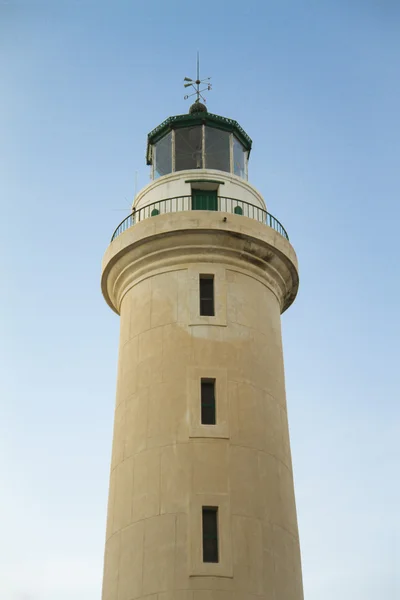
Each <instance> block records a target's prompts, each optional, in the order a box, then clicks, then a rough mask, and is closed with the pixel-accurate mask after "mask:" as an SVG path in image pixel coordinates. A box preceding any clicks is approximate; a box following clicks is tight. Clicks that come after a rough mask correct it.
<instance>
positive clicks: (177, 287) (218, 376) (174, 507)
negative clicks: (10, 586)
mask: <svg viewBox="0 0 400 600" xmlns="http://www.w3.org/2000/svg"><path fill="white" fill-rule="evenodd" d="M250 150H251V139H250V138H249V136H248V135H247V134H246V132H245V131H244V130H243V129H242V128H241V127H240V126H239V124H238V123H237V122H236V121H233V120H231V119H227V118H225V117H221V116H217V115H213V114H210V113H208V112H207V110H206V109H205V107H204V106H203V105H202V104H200V103H199V102H196V103H195V104H194V105H193V106H192V108H191V109H190V112H189V114H185V115H179V116H174V117H170V118H168V119H167V120H166V121H164V122H163V123H162V124H161V125H159V126H158V127H156V128H155V129H154V130H153V131H152V132H151V133H150V134H149V136H148V146H147V163H148V164H149V165H150V167H151V175H152V181H151V182H150V183H149V185H147V186H146V187H145V188H144V189H143V190H142V191H141V192H140V193H139V194H138V195H137V197H136V199H135V202H134V207H133V212H132V214H131V215H130V216H129V217H128V218H127V219H125V220H124V221H123V222H122V223H121V224H120V225H119V226H118V227H117V229H116V231H115V232H114V234H113V236H112V240H111V243H110V245H109V247H108V249H107V251H106V253H105V256H104V260H103V273H102V291H103V294H104V297H105V299H106V301H107V303H108V304H109V305H110V307H111V308H112V309H113V310H114V311H115V312H116V313H117V314H119V315H120V324H121V330H120V345H119V363H118V384H117V398H116V408H115V425H114V440H113V451H112V464H111V477H110V492H109V503H108V518H107V534H106V548H105V567H104V582H103V600H136V599H138V600H139V599H140V600H141V599H147V600H256V599H257V600H301V599H302V598H303V591H302V577H301V563H300V549H299V538H298V528H297V518H296V507H295V498H294V487H293V473H292V462H291V455H290V443H289V432H288V418H287V411H286V398H285V382H284V369H283V355H282V340H281V322H280V315H281V313H282V312H283V311H285V310H286V309H287V308H288V307H289V306H290V305H291V303H292V302H293V300H294V298H295V296H296V293H297V288H298V272H297V259H296V255H295V252H294V250H293V248H292V246H291V245H290V243H289V240H288V236H287V233H286V231H285V229H284V228H283V226H282V225H281V224H280V223H279V221H277V220H276V219H275V218H274V217H273V216H271V215H270V214H269V213H268V212H267V207H266V205H265V202H264V199H263V198H262V196H261V194H260V193H259V192H258V191H257V190H256V189H255V188H254V187H253V186H252V185H250V184H249V183H248V180H247V179H248V177H247V173H248V168H247V167H248V159H249V154H250Z"/></svg>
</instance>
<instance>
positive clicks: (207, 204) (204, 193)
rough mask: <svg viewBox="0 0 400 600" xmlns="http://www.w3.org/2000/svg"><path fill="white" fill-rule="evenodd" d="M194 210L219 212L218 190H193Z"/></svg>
mask: <svg viewBox="0 0 400 600" xmlns="http://www.w3.org/2000/svg"><path fill="white" fill-rule="evenodd" d="M192 210H218V197H217V190H192Z"/></svg>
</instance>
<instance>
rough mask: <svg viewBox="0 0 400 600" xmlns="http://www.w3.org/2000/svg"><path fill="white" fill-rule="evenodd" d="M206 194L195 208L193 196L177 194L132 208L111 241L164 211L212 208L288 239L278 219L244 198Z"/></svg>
mask: <svg viewBox="0 0 400 600" xmlns="http://www.w3.org/2000/svg"><path fill="white" fill-rule="evenodd" d="M206 194H207V193H206V192H205V195H204V197H203V199H202V201H201V207H200V206H199V204H197V206H196V208H193V202H194V199H193V196H177V197H175V198H166V199H165V200H158V201H157V202H152V204H147V205H146V206H142V207H141V208H138V209H134V210H133V212H132V213H131V214H130V215H129V216H128V217H126V219H124V220H123V221H122V222H121V223H120V224H119V225H118V227H117V228H116V230H115V231H114V233H113V235H112V238H111V241H113V240H115V238H117V237H118V236H119V235H121V233H123V232H124V231H126V230H127V229H129V228H130V227H132V226H133V225H135V224H136V223H139V222H140V221H143V220H144V219H149V218H151V217H156V216H157V215H161V214H165V213H173V212H181V211H189V210H212V211H219V212H226V213H234V214H236V215H242V216H244V217H248V218H250V219H255V220H256V221H259V222H260V223H264V224H265V225H268V227H272V229H274V230H275V231H277V232H278V233H280V235H282V236H283V237H284V238H286V239H287V240H289V236H288V234H287V232H286V229H285V228H284V227H283V225H282V224H281V223H280V222H279V221H278V219H275V217H273V216H272V215H271V214H270V213H268V212H267V211H266V210H263V209H262V208H260V207H259V206H255V205H254V204H250V203H249V202H245V201H244V200H236V199H234V198H225V197H224V196H217V197H216V198H215V197H212V196H208V197H207V195H206Z"/></svg>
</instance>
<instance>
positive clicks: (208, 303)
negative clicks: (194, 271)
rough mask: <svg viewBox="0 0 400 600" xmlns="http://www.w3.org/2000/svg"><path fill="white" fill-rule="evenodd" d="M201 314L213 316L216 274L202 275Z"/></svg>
mask: <svg viewBox="0 0 400 600" xmlns="http://www.w3.org/2000/svg"><path fill="white" fill-rule="evenodd" d="M200 315H201V316H207V317H213V316H214V315H215V310H214V275H200Z"/></svg>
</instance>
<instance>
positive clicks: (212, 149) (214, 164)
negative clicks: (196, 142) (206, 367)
mask: <svg viewBox="0 0 400 600" xmlns="http://www.w3.org/2000/svg"><path fill="white" fill-rule="evenodd" d="M205 159H206V164H205V168H206V169H217V170H218V171H227V172H228V173H230V171H231V167H230V163H231V161H230V133H228V132H227V131H221V130H220V129H215V128H214V127H206V128H205Z"/></svg>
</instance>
